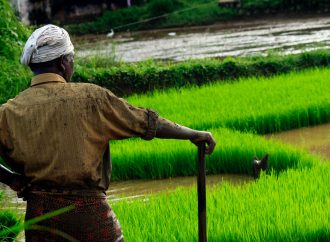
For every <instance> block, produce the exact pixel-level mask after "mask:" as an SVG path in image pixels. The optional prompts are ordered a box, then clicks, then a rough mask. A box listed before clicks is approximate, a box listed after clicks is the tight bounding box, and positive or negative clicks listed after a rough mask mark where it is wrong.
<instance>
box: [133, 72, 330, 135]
mask: <svg viewBox="0 0 330 242" xmlns="http://www.w3.org/2000/svg"><path fill="white" fill-rule="evenodd" d="M329 75H330V69H328V68H326V69H314V70H308V71H303V72H300V73H295V72H293V73H290V74H285V75H279V76H274V77H271V78H263V77H260V78H257V77H253V78H247V79H241V80H240V81H239V82H237V83H226V84H224V83H214V84H209V85H206V86H202V87H192V88H182V89H177V90H176V89H172V90H170V91H166V92H157V91H156V92H154V93H152V94H149V95H135V96H132V97H130V98H128V101H129V102H131V103H132V104H135V105H137V106H143V107H149V108H153V109H155V110H157V111H158V112H159V114H160V115H161V116H164V117H166V118H168V119H170V120H172V121H174V122H178V123H180V124H184V125H186V126H189V127H192V128H196V129H202V130H205V129H210V128H218V127H227V128H231V129H236V130H241V131H253V132H257V133H258V134H265V133H272V132H278V131H283V130H289V129H293V128H300V127H303V126H310V125H316V124H320V123H326V122H328V121H330V111H329V110H330V95H329V94H330V82H329V80H328V76H329Z"/></svg>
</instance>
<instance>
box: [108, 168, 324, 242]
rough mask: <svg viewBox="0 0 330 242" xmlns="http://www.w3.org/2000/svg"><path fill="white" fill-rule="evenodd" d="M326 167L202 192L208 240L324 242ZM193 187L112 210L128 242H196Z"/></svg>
mask: <svg viewBox="0 0 330 242" xmlns="http://www.w3.org/2000/svg"><path fill="white" fill-rule="evenodd" d="M329 172H330V167H329V165H328V164H323V165H315V166H314V167H313V168H312V169H299V170H291V169H290V170H287V171H285V172H283V173H281V174H279V175H274V174H273V175H271V176H261V178H260V179H259V180H258V181H256V182H252V183H248V184H245V185H242V186H233V185H230V184H226V183H225V184H224V183H222V184H221V185H217V186H215V187H212V188H209V189H208V190H207V199H206V200H207V229H208V240H209V241H288V242H289V241H290V242H291V241H313V242H314V241H329V239H330V233H329V232H330V219H329V218H330V197H329V192H330V187H329V183H330V176H329ZM196 190H197V189H196V188H195V187H193V188H191V189H187V188H185V189H178V190H176V191H175V192H170V193H164V194H162V195H159V194H157V197H156V196H154V197H153V196H149V197H147V199H143V200H140V201H138V200H135V201H120V202H116V203H114V204H113V205H112V207H113V208H114V211H115V212H116V214H117V216H118V218H119V219H120V222H121V225H122V228H123V231H124V236H125V240H127V241H197V240H198V231H197V228H198V223H197V221H198V219H197V211H198V210H197V194H196Z"/></svg>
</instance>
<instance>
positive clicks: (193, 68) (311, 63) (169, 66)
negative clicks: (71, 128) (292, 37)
mask: <svg viewBox="0 0 330 242" xmlns="http://www.w3.org/2000/svg"><path fill="white" fill-rule="evenodd" d="M76 63H77V64H76V71H75V74H74V76H73V80H74V81H75V82H91V83H95V84H97V85H100V86H103V87H105V88H107V89H109V90H111V91H113V92H114V93H115V94H116V95H118V96H128V95H132V94H134V93H145V92H149V91H153V90H164V89H167V88H170V87H175V88H178V87H184V86H189V85H198V86H200V85H203V84H206V83H209V82H215V81H220V80H221V81H227V82H228V81H231V80H236V79H238V78H240V77H248V76H271V75H275V74H280V73H287V72H290V71H300V70H304V69H306V68H312V67H324V66H329V65H330V51H325V50H324V51H313V52H307V53H303V54H298V55H289V56H269V57H245V58H226V59H224V60H219V59H203V60H189V61H185V62H181V63H157V62H154V61H146V62H142V63H135V64H120V63H117V64H115V65H114V63H113V61H112V59H107V58H102V57H91V58H81V59H78V60H77V62H76Z"/></svg>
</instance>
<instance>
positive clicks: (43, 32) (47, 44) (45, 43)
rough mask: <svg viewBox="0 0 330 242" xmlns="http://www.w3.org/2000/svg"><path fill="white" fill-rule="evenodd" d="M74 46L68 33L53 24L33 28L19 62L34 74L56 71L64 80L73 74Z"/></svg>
mask: <svg viewBox="0 0 330 242" xmlns="http://www.w3.org/2000/svg"><path fill="white" fill-rule="evenodd" d="M73 55H74V47H73V45H72V43H71V40H70V37H69V34H68V33H67V32H66V31H65V30H64V29H62V28H60V27H57V26H55V25H51V24H49V25H46V26H44V27H41V28H39V29H37V30H35V31H34V32H33V33H32V35H31V36H30V38H29V39H28V40H27V42H26V44H25V47H24V50H23V53H22V56H21V63H22V64H23V65H27V66H29V67H30V68H31V70H32V71H33V72H34V73H35V74H41V73H47V72H50V73H56V74H59V75H61V76H63V78H64V79H65V80H66V81H70V79H71V76H72V74H73Z"/></svg>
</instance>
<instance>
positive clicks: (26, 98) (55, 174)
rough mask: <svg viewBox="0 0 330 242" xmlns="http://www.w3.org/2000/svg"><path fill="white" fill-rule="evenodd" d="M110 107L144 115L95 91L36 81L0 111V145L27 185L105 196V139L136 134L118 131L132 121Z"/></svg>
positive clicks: (48, 78) (56, 79) (45, 77)
mask: <svg viewBox="0 0 330 242" xmlns="http://www.w3.org/2000/svg"><path fill="white" fill-rule="evenodd" d="M116 106H117V107H118V108H119V109H127V110H130V111H131V112H135V113H141V115H142V116H143V115H144V111H142V110H139V109H136V108H134V107H131V106H127V104H126V103H125V102H123V101H122V100H121V99H118V98H117V97H115V96H114V95H113V94H112V93H111V92H109V91H107V90H105V89H103V88H101V87H99V86H96V85H93V84H83V83H80V84H78V83H67V82H65V80H64V79H63V78H62V77H60V76H58V75H56V74H49V73H47V74H42V75H38V76H36V77H35V78H34V79H33V80H32V84H31V87H30V88H28V89H27V90H25V91H24V92H22V93H20V94H19V95H18V96H17V97H16V98H15V99H12V100H10V101H8V102H7V103H6V104H4V105H3V106H2V107H1V112H0V115H1V116H0V118H1V127H2V129H1V143H2V144H3V146H4V148H5V150H6V151H7V154H8V155H9V156H10V158H11V159H13V160H14V161H15V162H16V163H17V165H18V166H20V167H22V168H23V169H24V170H23V171H24V174H25V176H26V177H28V178H30V179H32V180H31V182H32V183H33V184H42V186H60V187H71V188H75V187H76V188H86V189H89V188H97V189H100V190H106V189H107V187H108V185H109V180H110V164H103V160H102V156H103V153H104V150H105V149H106V146H107V145H108V141H109V139H114V138H125V136H128V135H129V136H134V133H135V132H137V133H138V132H139V129H141V128H140V127H137V128H136V129H137V130H132V128H131V127H130V128H127V127H126V128H125V127H122V129H121V130H120V131H119V129H118V127H117V124H118V123H120V121H122V120H131V122H136V121H137V119H136V118H135V119H132V118H131V117H130V115H129V112H128V113H127V114H125V115H123V114H122V113H120V111H118V110H116ZM131 109H132V110H131ZM141 111H142V112H141ZM127 115H128V116H127ZM135 116H136V115H135ZM146 118H147V115H146V117H142V119H146ZM126 122H127V121H126ZM136 125H137V126H138V124H136ZM133 126H134V124H133ZM141 132H144V131H143V130H141Z"/></svg>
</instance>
